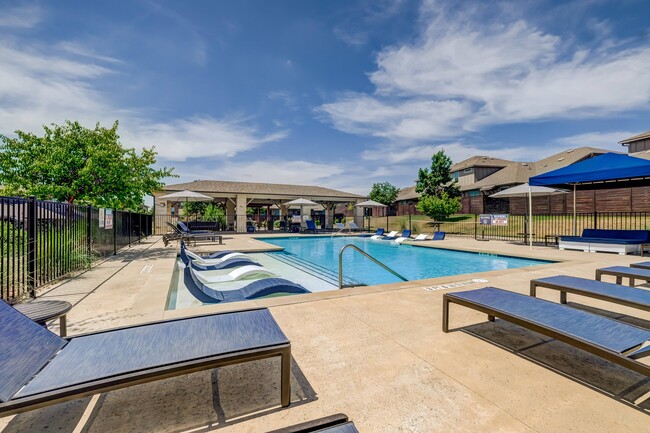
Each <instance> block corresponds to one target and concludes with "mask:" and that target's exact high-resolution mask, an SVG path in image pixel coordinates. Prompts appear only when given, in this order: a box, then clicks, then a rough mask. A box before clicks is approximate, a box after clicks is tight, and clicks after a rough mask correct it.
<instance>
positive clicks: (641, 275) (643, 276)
mask: <svg viewBox="0 0 650 433" xmlns="http://www.w3.org/2000/svg"><path fill="white" fill-rule="evenodd" d="M603 275H612V276H614V277H616V284H623V278H629V279H630V280H629V284H630V287H634V286H635V285H636V280H642V281H645V282H646V283H647V282H650V269H642V268H629V267H627V266H610V267H608V268H600V269H596V280H598V281H601V280H602V278H603Z"/></svg>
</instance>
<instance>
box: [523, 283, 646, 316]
mask: <svg viewBox="0 0 650 433" xmlns="http://www.w3.org/2000/svg"><path fill="white" fill-rule="evenodd" d="M538 287H545V288H547V289H553V290H558V291H559V292H560V303H562V304H566V302H567V299H566V296H567V293H573V294H576V295H581V296H586V297H589V298H595V299H601V300H603V301H608V302H613V303H616V304H622V305H627V306H628V307H634V308H639V309H641V310H645V311H650V291H648V290H644V289H637V288H634V287H627V286H621V285H620V284H613V283H604V282H602V281H594V280H589V279H586V278H578V277H570V276H567V275H558V276H555V277H548V278H539V279H536V280H531V281H530V296H536V295H537V288H538Z"/></svg>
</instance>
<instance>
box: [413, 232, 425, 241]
mask: <svg viewBox="0 0 650 433" xmlns="http://www.w3.org/2000/svg"><path fill="white" fill-rule="evenodd" d="M428 237H429V235H428V234H426V233H420V234H419V235H417V236H416V237H414V238H413V239H412V240H413V241H426V240H427V238H428Z"/></svg>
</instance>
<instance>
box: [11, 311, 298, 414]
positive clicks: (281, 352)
mask: <svg viewBox="0 0 650 433" xmlns="http://www.w3.org/2000/svg"><path fill="white" fill-rule="evenodd" d="M0 302H1V301H0ZM2 304H4V303H2ZM4 305H6V304H4ZM9 308H11V307H9ZM248 311H266V312H268V309H266V308H258V309H252V310H239V311H233V312H227V313H218V314H205V315H200V316H194V317H191V318H181V319H172V320H161V321H156V322H149V323H146V324H143V325H133V326H124V327H119V328H113V329H110V330H105V331H98V332H90V333H85V334H79V335H76V336H74V337H66V338H63V339H64V340H65V341H67V342H68V343H69V342H70V341H73V340H75V339H79V338H82V337H87V336H92V335H99V334H105V333H111V332H115V331H121V330H127V329H135V328H138V327H143V326H156V325H158V324H163V323H165V324H166V323H173V322H178V321H184V320H185V321H187V320H194V319H197V318H205V317H210V316H218V315H221V314H237V313H242V312H248ZM268 314H269V315H270V313H268ZM271 319H272V316H271ZM27 320H29V319H27ZM276 325H277V324H276ZM36 326H39V325H36ZM278 329H279V328H278ZM46 332H49V331H46ZM280 332H281V330H280ZM285 340H286V342H283V343H281V344H274V345H271V346H266V347H261V348H254V349H246V350H240V351H235V352H230V353H223V354H215V355H212V356H207V357H202V358H199V359H192V360H187V361H183V362H177V363H173V364H168V365H161V366H156V367H151V368H146V369H142V370H139V371H134V372H129V373H124V374H118V375H114V376H111V377H104V378H98V379H96V380H91V381H86V382H84V383H79V384H75V385H71V386H66V387H62V388H58V389H55V390H52V391H47V392H41V393H38V394H33V395H29V396H25V397H18V398H14V397H12V398H11V399H9V400H8V401H5V402H2V403H0V417H3V416H8V415H15V414H18V413H21V412H26V411H30V410H34V409H38V408H42V407H46V406H50V405H53V404H57V403H62V402H65V401H70V400H76V399H78V398H82V397H86V396H90V395H94V394H98V393H102V392H107V391H113V390H117V389H121V388H126V387H130V386H133V385H138V384H142V383H147V382H153V381H158V380H162V379H167V378H171V377H175V376H180V375H185V374H190V373H195V372H199V371H203V370H210V369H213V368H217V367H225V366H228V365H234V364H240V363H243V362H249V361H256V360H261V359H267V358H274V357H278V356H279V357H280V358H281V367H280V368H281V372H280V375H281V390H280V399H281V404H282V406H283V407H286V406H289V403H290V397H291V343H290V342H289V340H287V339H286V337H285ZM64 349H65V347H64V348H63V349H62V350H64ZM39 373H40V372H39ZM39 373H37V374H36V376H35V377H37V376H38V374H39Z"/></svg>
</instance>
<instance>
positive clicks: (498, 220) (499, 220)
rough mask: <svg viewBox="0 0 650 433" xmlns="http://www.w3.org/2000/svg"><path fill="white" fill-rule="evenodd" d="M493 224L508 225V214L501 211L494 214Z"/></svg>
mask: <svg viewBox="0 0 650 433" xmlns="http://www.w3.org/2000/svg"><path fill="white" fill-rule="evenodd" d="M492 225H493V226H507V225H508V214H507V213H500V214H494V215H492Z"/></svg>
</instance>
